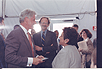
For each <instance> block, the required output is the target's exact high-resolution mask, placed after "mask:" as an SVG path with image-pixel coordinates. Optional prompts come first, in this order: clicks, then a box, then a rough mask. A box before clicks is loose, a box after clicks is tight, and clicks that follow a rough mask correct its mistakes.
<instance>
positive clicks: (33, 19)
mask: <svg viewBox="0 0 102 69" xmlns="http://www.w3.org/2000/svg"><path fill="white" fill-rule="evenodd" d="M27 23H28V27H29V29H32V28H33V25H34V24H36V22H35V15H33V17H31V18H28V22H27Z"/></svg>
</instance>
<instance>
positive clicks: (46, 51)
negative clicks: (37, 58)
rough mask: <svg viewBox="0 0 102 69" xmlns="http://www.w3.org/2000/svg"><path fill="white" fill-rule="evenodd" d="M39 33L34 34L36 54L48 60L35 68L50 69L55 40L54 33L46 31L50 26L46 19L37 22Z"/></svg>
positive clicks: (55, 48)
mask: <svg viewBox="0 0 102 69" xmlns="http://www.w3.org/2000/svg"><path fill="white" fill-rule="evenodd" d="M39 24H40V26H41V31H40V32H38V33H36V34H34V36H33V39H34V43H35V45H36V46H35V49H36V53H37V54H38V55H43V56H44V57H46V58H48V59H47V60H45V62H43V63H40V64H38V65H37V66H36V67H37V68H51V67H52V65H51V63H52V61H53V59H54V57H55V55H56V50H57V47H58V45H57V38H56V34H55V33H54V32H51V31H49V30H48V29H47V27H48V26H49V24H50V20H49V18H47V17H42V18H41V19H40V21H39Z"/></svg>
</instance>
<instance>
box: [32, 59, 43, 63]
mask: <svg viewBox="0 0 102 69" xmlns="http://www.w3.org/2000/svg"><path fill="white" fill-rule="evenodd" d="M42 62H43V61H42V59H39V58H33V64H34V65H38V64H39V63H42Z"/></svg>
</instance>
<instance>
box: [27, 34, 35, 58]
mask: <svg viewBox="0 0 102 69" xmlns="http://www.w3.org/2000/svg"><path fill="white" fill-rule="evenodd" d="M27 34H28V38H29V43H30V45H31V49H32V55H33V57H34V49H33V45H32V39H31V36H30V34H29V32H28V33H27Z"/></svg>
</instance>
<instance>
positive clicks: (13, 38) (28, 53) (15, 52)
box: [5, 27, 32, 68]
mask: <svg viewBox="0 0 102 69" xmlns="http://www.w3.org/2000/svg"><path fill="white" fill-rule="evenodd" d="M28 57H32V49H31V46H30V43H29V40H28V39H27V37H26V35H25V33H24V31H23V30H22V29H21V27H20V28H17V29H15V30H13V31H11V32H10V34H9V35H8V36H7V38H6V49H5V60H6V62H7V63H8V67H10V68H17V67H20V68H22V67H26V66H27V62H28Z"/></svg>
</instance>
